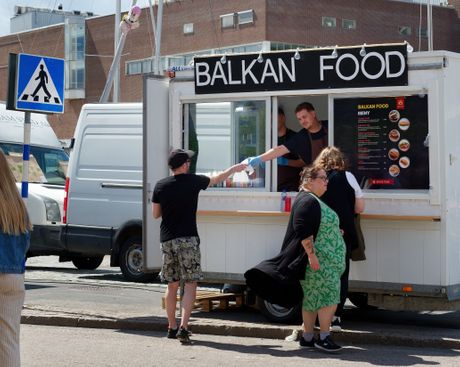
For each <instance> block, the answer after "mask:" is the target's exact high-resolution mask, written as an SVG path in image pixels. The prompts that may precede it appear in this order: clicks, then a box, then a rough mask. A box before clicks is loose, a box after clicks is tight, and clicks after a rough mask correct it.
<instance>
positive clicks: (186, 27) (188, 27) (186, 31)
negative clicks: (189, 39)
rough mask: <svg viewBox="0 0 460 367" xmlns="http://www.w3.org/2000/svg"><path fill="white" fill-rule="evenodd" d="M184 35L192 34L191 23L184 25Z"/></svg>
mask: <svg viewBox="0 0 460 367" xmlns="http://www.w3.org/2000/svg"><path fill="white" fill-rule="evenodd" d="M184 34H193V23H185V24H184Z"/></svg>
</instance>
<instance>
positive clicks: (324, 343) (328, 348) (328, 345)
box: [315, 335, 342, 352]
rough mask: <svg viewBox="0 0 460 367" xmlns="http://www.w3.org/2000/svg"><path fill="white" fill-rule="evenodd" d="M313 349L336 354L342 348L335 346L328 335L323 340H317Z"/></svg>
mask: <svg viewBox="0 0 460 367" xmlns="http://www.w3.org/2000/svg"><path fill="white" fill-rule="evenodd" d="M315 347H316V348H318V349H321V350H324V351H325V352H338V351H339V350H340V349H342V347H341V346H340V345H337V344H335V343H334V342H333V341H332V339H331V337H330V335H328V336H326V337H325V338H324V339H323V340H321V339H318V340H317V341H315Z"/></svg>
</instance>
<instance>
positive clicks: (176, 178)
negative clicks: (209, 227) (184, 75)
mask: <svg viewBox="0 0 460 367" xmlns="http://www.w3.org/2000/svg"><path fill="white" fill-rule="evenodd" d="M193 155H194V152H192V151H191V150H182V149H175V150H173V151H172V152H171V153H170V155H169V159H168V165H169V168H171V170H172V172H173V175H172V176H169V177H166V178H163V179H161V180H160V181H158V182H157V184H156V185H155V189H154V191H153V196H152V214H153V217H154V218H160V217H161V218H162V220H161V225H160V242H161V251H162V255H163V264H162V268H161V278H162V279H163V280H164V281H166V282H167V283H168V288H167V290H166V294H165V303H166V314H167V317H168V334H167V337H168V338H171V339H175V338H177V339H179V340H180V342H181V343H190V337H189V331H188V330H187V327H188V321H189V319H190V314H191V312H192V307H193V305H194V303H195V298H196V287H197V281H198V280H201V279H203V274H202V272H201V261H200V260H201V255H200V238H199V236H198V231H197V225H196V211H197V206H198V194H199V193H200V191H201V190H206V189H207V188H208V187H209V186H213V185H216V184H218V183H220V182H222V181H224V180H225V179H227V178H228V177H229V176H230V175H231V174H233V173H235V172H240V171H242V170H244V169H245V168H246V167H247V165H246V164H241V163H240V164H236V165H234V166H232V167H230V168H228V169H226V170H225V171H223V172H221V173H219V174H217V175H216V176H213V177H207V176H203V175H195V174H191V173H189V170H190V163H191V158H192V157H193ZM179 281H183V282H185V290H184V296H183V299H182V319H181V324H180V328H178V326H177V322H176V298H177V290H178V288H179Z"/></svg>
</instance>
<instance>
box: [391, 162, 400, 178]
mask: <svg viewBox="0 0 460 367" xmlns="http://www.w3.org/2000/svg"><path fill="white" fill-rule="evenodd" d="M400 171H401V170H400V169H399V166H397V165H396V164H392V165H391V166H390V168H389V169H388V172H389V173H390V176H391V177H396V176H398V175H399V172H400Z"/></svg>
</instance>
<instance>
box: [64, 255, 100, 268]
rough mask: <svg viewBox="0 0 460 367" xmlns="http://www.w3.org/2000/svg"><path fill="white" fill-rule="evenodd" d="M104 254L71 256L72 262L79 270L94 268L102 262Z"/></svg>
mask: <svg viewBox="0 0 460 367" xmlns="http://www.w3.org/2000/svg"><path fill="white" fill-rule="evenodd" d="M102 260H104V256H78V257H73V258H72V263H73V264H74V265H75V267H76V268H77V269H80V270H94V269H97V268H98V267H99V265H101V264H102Z"/></svg>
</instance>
